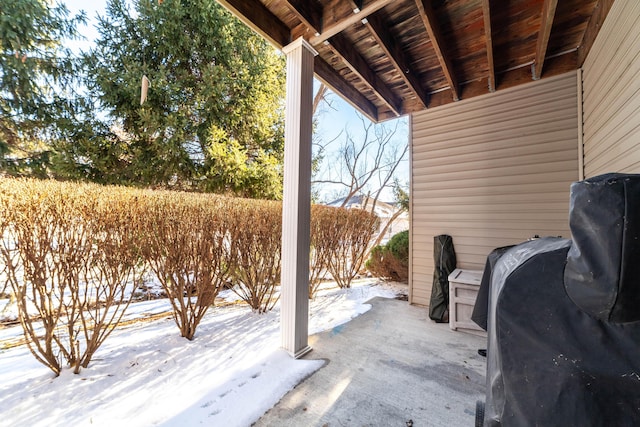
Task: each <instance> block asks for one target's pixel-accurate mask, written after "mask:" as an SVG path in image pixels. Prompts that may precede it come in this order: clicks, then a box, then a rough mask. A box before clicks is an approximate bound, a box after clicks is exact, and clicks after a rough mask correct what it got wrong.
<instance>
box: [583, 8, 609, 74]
mask: <svg viewBox="0 0 640 427" xmlns="http://www.w3.org/2000/svg"><path fill="white" fill-rule="evenodd" d="M613 2H614V0H600V1H599V2H598V4H597V5H596V7H595V9H594V11H593V14H592V15H591V19H589V24H587V28H586V29H585V31H584V35H583V36H582V41H581V42H580V46H578V67H582V64H584V61H585V59H587V56H588V55H589V51H590V50H591V47H592V46H593V42H595V41H596V37H597V36H598V33H599V32H600V28H602V24H603V23H604V20H605V18H606V17H607V15H608V14H609V10H610V9H611V6H613Z"/></svg>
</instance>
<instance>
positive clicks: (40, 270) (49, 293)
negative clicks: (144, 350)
mask: <svg viewBox="0 0 640 427" xmlns="http://www.w3.org/2000/svg"><path fill="white" fill-rule="evenodd" d="M136 197H137V192H135V191H128V190H124V189H123V190H122V191H120V192H118V193H113V192H104V191H103V190H102V189H101V188H100V187H98V186H93V185H76V184H66V183H58V182H52V181H35V180H8V179H7V180H2V181H1V182H0V227H1V228H2V229H1V230H0V231H1V233H2V234H1V235H0V236H1V237H2V241H1V242H0V259H1V260H2V263H3V264H4V266H3V267H4V270H5V274H6V276H7V280H8V282H9V284H10V286H11V290H12V292H13V294H14V297H15V300H16V302H17V306H18V314H19V320H20V324H21V325H22V328H23V331H24V336H25V339H26V342H27V345H28V347H29V349H30V350H31V352H32V353H33V355H34V356H35V358H36V359H37V360H38V361H40V362H41V363H43V364H44V365H46V366H47V367H49V368H50V369H51V370H52V371H53V372H54V373H55V374H56V375H59V374H60V372H61V370H62V368H63V367H64V362H66V364H68V365H69V366H70V367H72V368H73V369H74V372H75V373H78V372H79V371H80V367H85V368H86V367H87V366H88V365H89V363H90V361H91V358H92V357H93V355H94V353H95V351H96V350H97V349H98V348H99V347H100V345H101V344H102V343H103V342H104V340H105V339H106V338H107V337H108V336H109V334H110V333H111V332H112V331H113V329H114V328H115V327H116V325H117V324H118V322H119V321H120V319H121V318H122V315H123V314H124V311H125V309H126V308H127V306H128V304H129V302H130V295H131V294H132V292H133V290H134V289H135V288H136V286H137V285H138V283H139V282H140V281H141V277H142V274H143V271H142V268H141V262H140V261H141V259H140V257H139V252H138V245H137V244H136V238H137V236H138V234H139V229H138V227H137V224H138V221H137V218H138V217H139V214H140V212H139V211H138V210H136V208H135V207H136V204H135V203H134V202H133V201H134V200H135V199H136Z"/></svg>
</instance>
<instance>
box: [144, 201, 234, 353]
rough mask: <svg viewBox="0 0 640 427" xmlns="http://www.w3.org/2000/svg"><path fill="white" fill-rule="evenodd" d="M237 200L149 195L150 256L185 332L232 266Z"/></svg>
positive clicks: (185, 333)
mask: <svg viewBox="0 0 640 427" xmlns="http://www.w3.org/2000/svg"><path fill="white" fill-rule="evenodd" d="M232 200H233V199H227V198H224V197H216V196H213V195H203V194H189V193H172V192H153V193H152V192H148V193H147V197H145V198H144V203H143V205H144V209H145V217H144V218H145V220H144V236H145V237H144V242H145V243H144V245H143V246H144V250H143V253H144V257H145V259H146V261H147V262H148V264H149V266H150V268H151V270H152V271H153V272H154V273H155V275H156V277H157V279H158V281H159V282H160V283H161V285H162V287H163V288H164V291H165V293H166V294H167V297H168V298H169V301H170V302H171V306H172V308H173V318H174V320H175V322H176V325H178V328H179V329H180V334H181V335H182V336H183V337H185V338H187V339H189V340H192V339H193V337H194V334H195V332H196V328H197V326H198V324H199V323H200V321H201V320H202V317H203V316H204V315H205V313H206V312H207V310H208V308H209V307H210V306H211V305H212V304H213V303H214V300H215V298H216V296H217V295H218V292H219V291H220V290H221V289H222V287H223V286H224V285H225V284H226V283H227V281H228V280H229V272H230V269H231V268H232V266H233V264H232V260H231V258H230V257H231V248H232V246H231V241H230V239H229V232H228V230H229V228H230V227H233V226H234V224H235V223H236V222H237V221H238V219H237V218H235V217H234V216H233V212H232V209H231V206H232V203H231V201H232Z"/></svg>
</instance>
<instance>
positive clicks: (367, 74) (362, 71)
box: [329, 34, 402, 116]
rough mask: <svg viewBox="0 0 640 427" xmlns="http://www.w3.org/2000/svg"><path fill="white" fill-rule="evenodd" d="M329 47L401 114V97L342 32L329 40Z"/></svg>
mask: <svg viewBox="0 0 640 427" xmlns="http://www.w3.org/2000/svg"><path fill="white" fill-rule="evenodd" d="M329 47H330V48H331V50H332V51H333V53H334V54H335V55H337V56H339V57H340V58H341V59H342V61H343V62H344V63H345V65H346V66H347V67H349V69H350V70H351V71H353V73H354V74H356V75H357V76H358V77H359V78H360V79H361V80H362V81H363V82H364V83H365V84H366V85H367V86H369V87H370V88H371V90H372V91H373V92H375V94H376V96H378V98H380V100H381V101H383V102H384V103H385V104H387V106H388V107H389V108H390V109H391V110H392V111H393V112H394V113H396V114H397V115H398V116H399V115H401V114H402V99H400V98H399V97H398V96H397V95H396V94H395V93H393V91H392V90H391V89H390V88H389V86H387V84H386V83H385V82H383V81H382V79H381V78H380V77H379V76H378V74H377V73H376V72H375V71H373V70H372V69H371V67H369V64H367V61H366V60H365V59H364V58H363V57H362V56H361V55H360V54H359V53H358V52H357V51H356V50H355V49H354V47H353V43H351V42H349V41H348V40H347V39H346V38H345V37H344V36H343V35H342V34H336V35H335V36H333V37H332V38H331V40H330V41H329Z"/></svg>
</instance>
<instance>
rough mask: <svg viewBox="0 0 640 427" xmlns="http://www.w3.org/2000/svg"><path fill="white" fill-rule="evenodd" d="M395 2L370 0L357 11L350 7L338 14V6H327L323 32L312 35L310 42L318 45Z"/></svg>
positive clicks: (391, 0)
mask: <svg viewBox="0 0 640 427" xmlns="http://www.w3.org/2000/svg"><path fill="white" fill-rule="evenodd" d="M393 2H394V0H375V1H370V2H369V3H367V5H366V6H363V7H362V9H360V10H359V12H357V13H355V11H354V9H353V8H352V7H349V8H344V11H340V13H339V14H336V8H334V7H333V6H331V5H329V6H326V7H324V9H323V12H322V32H321V33H320V34H319V35H316V36H313V37H310V38H309V43H311V44H312V45H314V46H316V45H318V44H320V43H322V42H324V41H325V40H328V39H330V38H331V37H333V36H335V35H336V34H338V33H340V32H342V30H344V29H346V28H349V27H350V26H352V25H354V24H356V23H358V22H360V21H362V20H363V19H364V18H366V17H368V16H369V15H371V14H372V13H374V12H377V11H378V10H380V9H382V8H383V7H385V6H386V5H388V4H391V3H393Z"/></svg>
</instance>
